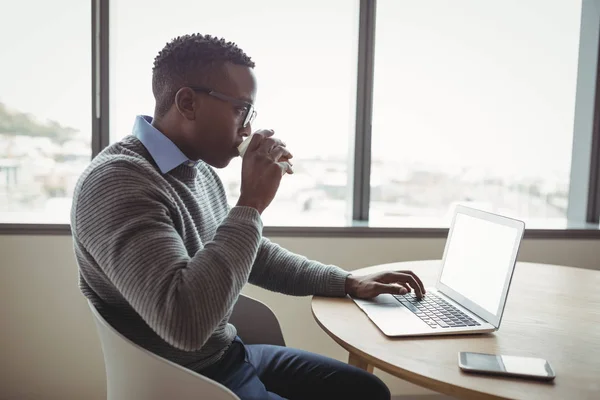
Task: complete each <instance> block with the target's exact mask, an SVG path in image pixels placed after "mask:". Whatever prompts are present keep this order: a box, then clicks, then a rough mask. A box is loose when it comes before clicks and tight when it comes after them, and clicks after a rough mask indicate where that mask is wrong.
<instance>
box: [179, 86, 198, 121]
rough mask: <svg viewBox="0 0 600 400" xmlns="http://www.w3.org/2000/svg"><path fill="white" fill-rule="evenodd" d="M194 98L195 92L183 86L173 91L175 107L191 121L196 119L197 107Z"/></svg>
mask: <svg viewBox="0 0 600 400" xmlns="http://www.w3.org/2000/svg"><path fill="white" fill-rule="evenodd" d="M196 99H197V98H196V93H195V92H194V91H193V90H192V89H190V88H188V87H183V88H181V89H179V90H178V91H177V93H175V108H177V111H178V112H179V114H181V115H182V116H183V117H184V118H185V119H188V120H190V121H193V120H195V119H196V113H195V111H196V107H198V103H197V102H196Z"/></svg>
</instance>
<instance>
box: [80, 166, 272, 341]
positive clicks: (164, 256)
mask: <svg viewBox="0 0 600 400" xmlns="http://www.w3.org/2000/svg"><path fill="white" fill-rule="evenodd" d="M150 179H151V178H148V177H147V176H145V175H144V174H142V173H140V171H138V170H137V169H136V167H135V166H132V165H129V164H128V163H127V162H119V163H111V164H108V165H103V166H100V167H98V168H96V169H95V170H93V171H92V172H91V173H90V175H88V176H87V177H86V178H85V180H84V181H83V183H82V184H81V187H80V190H79V192H78V194H77V199H76V202H74V204H73V207H74V208H75V209H74V211H73V215H74V221H73V222H72V224H73V225H74V227H73V228H74V229H73V230H74V235H76V238H77V240H78V241H79V242H80V243H81V244H83V246H84V247H85V249H86V250H87V252H89V253H90V255H91V256H92V257H93V258H94V260H95V261H96V262H97V264H98V266H99V267H100V268H101V269H102V271H103V272H104V273H105V274H106V276H107V277H108V279H109V280H110V281H111V282H112V283H113V284H114V285H115V287H116V288H117V289H118V290H119V292H120V293H121V294H122V295H123V296H124V298H125V299H126V300H127V301H128V302H129V303H130V304H131V306H132V307H133V309H134V310H135V311H136V312H137V313H138V314H139V315H140V316H141V317H142V318H143V319H144V320H145V322H146V323H147V324H148V325H149V326H150V327H151V328H152V329H153V330H154V331H155V332H156V333H157V334H158V335H159V336H160V337H161V338H162V339H163V340H165V341H166V342H167V343H169V344H170V345H172V346H174V347H176V348H178V349H181V350H184V351H195V350H198V349H200V348H202V346H203V345H204V343H206V341H207V340H208V339H209V337H210V336H211V334H212V333H213V331H214V330H215V328H216V327H217V325H218V324H219V322H220V321H221V320H222V319H223V317H224V316H225V315H226V313H227V312H229V310H230V309H231V308H232V307H233V305H234V303H235V301H236V299H237V297H238V295H239V293H240V291H241V290H242V287H243V286H244V285H245V284H246V282H247V281H248V277H249V274H250V271H251V268H252V265H253V261H254V259H255V257H256V254H257V251H258V248H259V245H260V241H261V236H262V234H261V232H262V222H261V219H260V215H259V214H258V212H257V211H256V210H254V209H251V208H246V207H234V208H232V209H231V210H230V211H229V213H228V215H227V217H226V218H225V219H224V220H223V221H222V223H221V224H220V226H219V227H218V228H217V231H216V234H215V236H214V238H213V240H212V241H211V242H208V243H205V244H204V247H203V248H201V249H200V250H199V251H198V252H197V253H196V254H194V255H193V256H190V255H188V252H187V250H186V248H185V245H184V243H183V241H182V239H181V236H180V235H179V234H178V232H177V231H176V229H175V227H174V224H173V220H172V218H171V217H170V211H169V207H168V204H169V198H168V195H167V194H166V193H163V192H161V191H160V190H159V189H158V188H157V187H156V185H153V184H152V182H151V181H150Z"/></svg>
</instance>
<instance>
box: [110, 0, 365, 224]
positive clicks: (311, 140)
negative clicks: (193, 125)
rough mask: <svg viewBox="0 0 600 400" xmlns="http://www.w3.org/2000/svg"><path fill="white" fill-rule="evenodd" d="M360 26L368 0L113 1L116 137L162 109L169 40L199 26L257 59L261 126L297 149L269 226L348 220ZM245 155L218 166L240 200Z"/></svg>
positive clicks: (257, 123) (112, 73) (199, 29)
mask: <svg viewBox="0 0 600 400" xmlns="http://www.w3.org/2000/svg"><path fill="white" fill-rule="evenodd" d="M140 10H143V17H142V14H140ZM207 10H210V12H207ZM357 26H358V2H357V1H347V0H335V1H334V0H330V1H326V2H321V1H317V0H309V1H303V2H294V3H290V2H284V1H280V0H261V1H228V2H212V1H210V2H209V1H198V0H172V1H168V2H164V1H151V2H148V1H139V0H138V1H120V2H113V3H111V26H110V29H111V44H110V51H111V53H110V62H111V66H110V76H111V140H112V141H113V142H114V141H118V140H120V139H121V138H123V137H124V136H125V135H128V134H129V133H130V132H131V128H132V126H133V122H134V118H135V116H136V115H138V114H146V115H153V112H154V98H153V96H152V90H151V77H152V71H151V69H152V63H153V60H154V57H155V56H156V54H157V53H158V51H159V50H160V49H161V48H162V47H163V46H164V44H165V43H166V42H167V41H169V40H170V39H172V38H174V37H176V36H179V35H183V34H188V33H194V32H199V33H202V34H211V35H214V36H219V37H224V38H225V39H227V40H230V41H233V42H235V43H237V44H238V46H239V47H240V48H241V49H242V50H244V51H245V52H246V53H247V54H248V55H249V56H250V57H251V58H252V59H253V60H254V61H255V62H256V68H255V72H256V75H257V79H258V96H257V102H256V109H257V111H258V116H257V119H256V121H255V122H254V123H253V129H258V128H271V129H274V130H275V132H276V135H277V136H278V137H280V138H281V139H283V140H284V141H285V142H286V144H287V146H288V148H289V149H290V151H292V153H293V154H294V160H293V161H294V171H295V174H294V175H288V176H285V177H284V179H283V182H282V185H281V187H280V189H279V192H278V194H277V196H276V197H275V200H274V201H273V203H271V205H270V206H269V208H268V209H267V211H266V212H265V213H264V215H263V220H264V221H265V224H267V225H333V226H335V225H344V224H345V223H346V221H347V218H346V215H347V214H346V212H347V209H349V207H348V205H349V204H350V196H349V192H348V191H347V183H348V182H347V181H348V179H349V177H350V176H351V174H349V171H351V165H349V154H350V153H349V146H350V143H351V140H350V139H351V138H352V137H353V134H354V118H355V117H354V110H355V97H356V94H355V93H356V92H355V90H356V89H355V86H356V83H355V81H356V52H357V33H358V32H357ZM140 38H143V39H144V40H140ZM240 161H241V160H240V159H239V158H238V159H236V160H234V161H233V162H232V163H231V164H230V165H229V166H228V167H227V168H224V169H222V170H217V172H218V173H219V175H220V176H221V177H222V179H223V183H224V185H225V187H226V190H227V192H228V196H229V201H230V204H232V205H233V204H235V202H236V201H237V197H238V195H239V185H240V174H241V173H240V168H241V162H240Z"/></svg>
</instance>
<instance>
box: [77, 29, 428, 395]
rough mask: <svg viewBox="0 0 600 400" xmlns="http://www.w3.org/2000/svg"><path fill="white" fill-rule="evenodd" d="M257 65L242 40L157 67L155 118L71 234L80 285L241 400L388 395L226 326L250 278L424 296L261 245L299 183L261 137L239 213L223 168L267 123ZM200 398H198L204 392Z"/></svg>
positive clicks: (143, 119)
mask: <svg viewBox="0 0 600 400" xmlns="http://www.w3.org/2000/svg"><path fill="white" fill-rule="evenodd" d="M253 68H254V63H253V62H252V60H251V59H250V58H249V57H248V56H247V55H246V54H244V53H243V52H242V51H241V50H240V49H239V48H238V47H237V46H236V45H235V44H233V43H230V42H226V41H225V40H223V39H217V38H214V37H211V36H208V35H207V36H203V35H198V34H194V35H186V36H182V37H178V38H176V39H174V40H172V41H171V42H170V43H168V44H167V45H166V46H165V48H164V49H163V50H162V51H161V52H160V53H159V54H158V56H157V57H156V59H155V62H154V69H153V76H152V89H153V93H154V97H155V99H156V108H155V113H154V118H150V117H147V116H139V117H138V118H137V119H136V121H135V125H134V128H133V134H132V135H130V136H127V137H126V138H124V139H123V140H122V141H120V142H118V143H115V144H113V145H111V146H109V147H108V148H106V149H105V150H104V151H103V152H101V153H100V154H99V155H98V156H97V157H96V158H95V159H94V160H93V161H92V162H91V164H90V166H89V167H88V168H87V169H86V171H85V172H84V173H83V175H82V176H81V178H80V179H79V182H78V184H77V187H76V189H75V193H74V198H73V208H72V212H71V226H72V230H73V238H74V246H75V254H76V257H77V262H78V264H79V271H80V287H81V290H82V291H83V293H84V294H85V295H86V296H87V297H88V298H89V299H90V300H91V301H92V303H93V304H94V306H95V307H96V308H97V309H98V310H99V312H101V313H102V315H103V316H104V317H105V318H106V319H107V320H108V322H109V323H110V324H111V325H113V326H114V327H115V328H116V329H118V330H119V331H120V332H122V333H123V334H124V335H126V336H127V337H129V338H130V339H131V340H132V341H134V342H136V343H138V344H140V345H141V346H143V347H145V348H146V349H148V350H150V351H152V352H154V353H156V354H158V355H159V356H162V357H165V358H167V359H169V360H172V361H174V362H176V363H178V364H180V365H183V366H185V367H187V368H189V369H192V370H194V371H197V372H198V373H200V374H203V375H205V376H208V377H209V378H211V379H214V380H216V381H218V382H220V383H222V384H224V385H225V386H227V387H229V388H230V389H231V390H232V391H233V392H235V393H237V394H238V395H239V396H240V397H241V398H242V399H282V398H284V399H321V398H323V399H325V398H327V399H337V398H339V399H345V400H349V399H389V397H390V394H389V391H388V389H387V388H386V386H385V385H384V384H383V383H382V382H381V381H380V380H379V379H378V378H376V377H375V376H374V375H372V374H369V373H367V372H365V371H362V370H360V369H358V368H354V367H352V366H349V365H346V364H344V363H341V362H338V361H335V360H331V359H328V358H326V357H322V356H318V355H316V354H311V353H307V352H303V351H299V350H295V349H291V348H280V347H275V346H258V345H253V346H246V345H244V344H243V342H242V341H241V339H240V338H238V337H237V336H236V331H235V327H233V326H232V325H230V324H228V319H229V316H230V314H231V310H232V308H233V306H234V304H235V302H236V300H237V298H238V296H239V294H240V291H241V290H242V288H243V287H244V285H245V284H246V283H247V282H250V283H253V284H256V285H258V286H261V287H263V288H266V289H269V290H273V291H277V292H281V293H285V294H289V295H295V296H304V295H313V294H316V295H325V296H345V295H347V294H348V295H351V296H357V297H362V298H370V297H374V296H376V295H378V294H380V293H407V292H408V291H410V290H411V288H412V290H415V293H416V294H417V295H418V296H422V294H423V293H424V289H423V285H422V283H421V281H420V280H419V279H418V278H417V277H416V275H415V274H413V273H412V272H410V271H404V272H390V273H386V274H380V275H375V276H369V277H362V278H361V277H354V276H352V275H350V274H349V273H348V272H345V271H344V270H342V269H340V268H338V267H335V266H327V265H323V264H321V263H318V262H316V261H309V260H307V259H306V258H304V257H301V256H299V255H296V254H293V253H291V252H289V251H287V250H284V249H283V248H281V247H279V246H278V245H276V244H274V243H271V242H270V241H269V240H267V239H266V238H263V237H262V234H261V232H262V222H261V213H262V212H263V211H264V210H265V209H266V208H267V207H268V206H269V204H270V203H271V201H272V200H273V197H274V196H275V194H276V192H277V189H278V187H279V183H280V181H281V179H282V176H283V175H284V174H285V173H286V172H287V173H291V172H292V170H291V161H290V158H292V154H291V153H290V152H289V151H288V150H287V148H286V146H285V144H284V143H283V142H281V141H280V140H278V139H276V138H274V136H273V132H272V131H261V132H257V133H256V134H255V135H253V137H252V140H251V142H250V145H249V146H248V149H247V151H246V153H245V155H244V157H243V161H242V181H241V191H240V193H241V194H240V198H239V200H238V201H237V204H236V205H235V206H234V207H232V208H230V207H229V206H228V204H227V201H226V196H225V192H224V189H223V186H222V184H221V182H220V180H219V178H218V177H217V175H216V174H215V173H214V171H213V169H212V167H215V168H223V167H226V166H227V165H228V164H229V162H230V161H231V160H232V159H233V158H234V157H237V156H238V150H237V147H238V145H239V144H240V143H241V142H242V141H243V139H244V138H245V137H247V136H249V135H250V133H251V123H252V120H253V118H254V116H255V115H256V113H255V111H254V107H253V102H254V99H255V97H256V82H255V77H254V74H253ZM199 396H200V394H199Z"/></svg>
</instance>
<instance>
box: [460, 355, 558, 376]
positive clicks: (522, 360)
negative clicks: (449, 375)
mask: <svg viewBox="0 0 600 400" xmlns="http://www.w3.org/2000/svg"><path fill="white" fill-rule="evenodd" d="M458 366H459V367H460V369H461V370H463V371H465V372H474V373H482V374H493V375H503V376H514V377H519V378H529V379H538V380H544V381H551V380H553V379H554V378H555V377H556V375H555V374H554V370H553V369H552V367H551V366H550V363H549V362H548V361H546V360H544V359H543V358H533V357H520V356H505V355H497V354H484V353H471V352H466V351H461V352H460V353H458Z"/></svg>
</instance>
